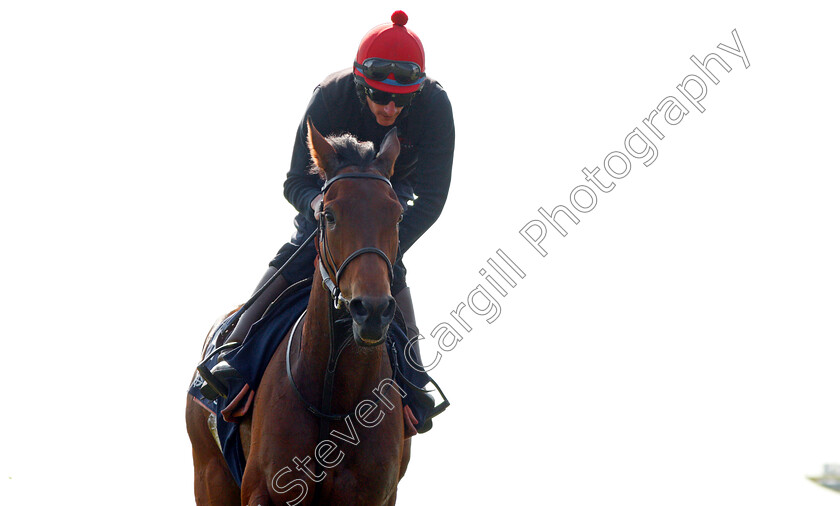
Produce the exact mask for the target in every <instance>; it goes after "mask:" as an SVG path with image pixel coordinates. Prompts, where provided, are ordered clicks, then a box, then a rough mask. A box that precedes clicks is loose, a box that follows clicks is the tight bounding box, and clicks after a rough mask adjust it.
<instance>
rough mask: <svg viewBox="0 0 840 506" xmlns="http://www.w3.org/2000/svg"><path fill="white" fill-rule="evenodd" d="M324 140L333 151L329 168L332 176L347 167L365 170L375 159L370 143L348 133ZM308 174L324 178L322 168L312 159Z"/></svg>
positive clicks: (374, 150)
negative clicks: (333, 154) (333, 156)
mask: <svg viewBox="0 0 840 506" xmlns="http://www.w3.org/2000/svg"><path fill="white" fill-rule="evenodd" d="M326 139H327V142H329V143H330V145H331V146H332V147H333V149H334V150H335V158H334V159H333V160H332V165H333V166H332V167H330V170H331V171H332V172H333V174H337V173H338V171H340V170H341V169H344V168H346V167H349V166H356V167H360V168H366V167H368V166H369V165H370V164H371V163H373V161H374V160H375V159H376V148H374V146H373V143H372V142H370V141H360V140H358V139H357V138H356V137H354V136H353V135H352V134H349V133H345V134H341V135H333V136H330V137H327V138H326ZM310 172H311V173H313V174H319V175H321V177H324V176H325V174H324V170H323V168H321V167H318V165H317V163H316V161H315V160H314V159H313V160H312V169H311V170H310Z"/></svg>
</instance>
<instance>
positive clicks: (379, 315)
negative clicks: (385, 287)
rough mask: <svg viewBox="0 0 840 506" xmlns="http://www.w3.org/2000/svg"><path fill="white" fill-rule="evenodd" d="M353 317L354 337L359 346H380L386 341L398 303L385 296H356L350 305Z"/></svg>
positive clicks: (349, 308)
mask: <svg viewBox="0 0 840 506" xmlns="http://www.w3.org/2000/svg"><path fill="white" fill-rule="evenodd" d="M348 310H349V311H350V316H351V317H353V338H354V339H355V341H356V344H358V345H359V346H378V345H380V344H382V343H383V342H385V338H386V337H387V335H388V326H389V325H390V324H391V321H392V320H393V319H394V313H395V312H396V310H397V303H396V301H395V300H394V298H393V297H391V296H390V295H388V296H385V297H354V298H353V300H351V301H350V304H349V305H348Z"/></svg>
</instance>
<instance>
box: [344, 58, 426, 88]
mask: <svg viewBox="0 0 840 506" xmlns="http://www.w3.org/2000/svg"><path fill="white" fill-rule="evenodd" d="M353 66H354V67H355V68H356V69H358V70H359V72H361V73H362V75H364V76H365V77H367V78H368V79H370V80H372V81H382V82H384V83H386V84H391V85H396V86H400V85H403V86H413V85H416V84H419V83H421V82H423V80H424V79H425V78H426V73H425V72H423V71H422V70H420V65H417V64H416V63H414V62H410V61H395V60H385V59H383V58H368V59H366V60H365V61H364V62H363V63H357V62H353ZM390 74H394V79H393V80H391V79H388V75H390Z"/></svg>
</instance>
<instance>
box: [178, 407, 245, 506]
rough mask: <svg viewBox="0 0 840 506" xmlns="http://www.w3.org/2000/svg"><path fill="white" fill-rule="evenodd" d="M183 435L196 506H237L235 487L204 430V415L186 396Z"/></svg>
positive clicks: (223, 460)
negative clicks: (187, 445)
mask: <svg viewBox="0 0 840 506" xmlns="http://www.w3.org/2000/svg"><path fill="white" fill-rule="evenodd" d="M186 411H187V413H186V417H187V433H188V434H189V436H190V442H191V443H192V453H193V470H194V483H193V486H194V491H195V503H196V505H197V506H239V504H240V503H239V487H238V486H237V485H236V482H235V481H234V480H233V476H232V475H231V474H230V471H229V470H228V467H227V463H226V462H225V459H224V457H223V456H222V452H221V451H219V447H218V446H216V441H215V440H214V439H213V436H212V434H210V429H208V428H207V415H208V413H207V411H206V410H205V409H204V408H203V407H201V406H199V405H198V403H196V402H195V401H193V400H192V398H191V397H190V396H189V395H187V410H186Z"/></svg>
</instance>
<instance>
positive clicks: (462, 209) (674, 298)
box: [0, 1, 840, 505]
mask: <svg viewBox="0 0 840 506" xmlns="http://www.w3.org/2000/svg"><path fill="white" fill-rule="evenodd" d="M293 3H294V4H297V6H281V4H280V3H279V2H249V3H248V4H247V6H241V5H234V4H232V3H228V2H218V1H202V2H187V1H166V2H162V1H149V2H105V1H102V2H91V1H81V2H39V1H32V2H4V3H3V4H2V6H0V170H2V198H0V216H2V238H3V239H2V245H3V246H2V249H0V255H2V263H0V274H2V281H1V282H0V286H2V300H0V307H2V308H3V320H4V322H3V326H2V339H0V342H2V367H1V368H0V377H1V378H2V388H3V396H2V412H0V434H2V439H3V444H2V450H0V502H2V504H47V503H54V502H58V501H62V502H64V501H66V502H73V503H85V504H117V503H119V504H151V503H155V504H190V503H191V502H192V501H193V499H192V462H191V455H190V446H189V442H188V439H187V435H186V431H185V428H184V422H183V407H184V404H185V398H186V395H185V392H186V388H187V386H188V383H189V381H190V379H191V375H192V370H193V367H194V366H195V363H196V361H197V359H198V355H199V348H200V346H201V343H202V339H203V337H204V334H205V332H206V331H207V329H208V328H209V326H210V324H211V323H212V322H213V320H215V318H216V317H217V316H219V315H220V314H221V313H223V312H225V311H227V310H228V309H229V308H231V307H233V306H234V305H235V304H237V303H240V302H241V301H243V300H244V299H245V298H246V297H247V296H248V294H249V293H250V291H251V290H252V288H253V286H254V285H255V284H256V282H257V280H258V279H259V277H260V276H261V274H262V272H263V270H264V268H265V265H266V263H267V262H268V260H269V259H270V258H271V257H272V256H273V254H274V252H275V251H276V249H277V248H278V247H279V246H280V245H281V244H282V243H283V242H285V241H286V240H287V239H288V237H289V236H290V235H291V233H292V224H291V218H292V216H293V212H292V207H291V206H290V205H289V204H288V203H287V202H286V201H285V200H284V199H283V196H282V184H283V180H284V176H285V173H286V171H287V169H288V161H289V158H290V149H291V146H292V139H293V134H294V130H295V128H296V126H297V124H298V122H299V121H300V118H301V116H302V114H303V111H304V108H305V106H306V103H307V101H308V98H309V95H310V93H311V91H312V89H313V87H314V86H315V85H316V84H317V83H318V82H320V80H321V79H322V78H323V77H324V76H325V75H326V74H328V73H329V72H332V71H334V70H337V69H340V68H344V67H347V66H349V65H350V63H351V60H352V58H353V57H354V56H355V51H356V47H357V45H358V42H359V40H360V39H361V37H362V35H363V34H364V33H365V32H366V31H367V30H368V29H369V28H371V27H373V26H374V25H376V24H378V23H381V22H385V21H387V20H388V18H389V16H390V14H391V12H392V11H393V10H394V9H395V8H402V9H404V10H405V11H406V12H407V13H408V16H409V22H408V27H409V28H412V29H413V30H415V31H416V32H417V33H418V34H419V35H420V36H421V38H422V40H423V41H424V44H425V48H426V56H427V64H428V71H429V73H430V74H431V75H432V76H433V77H435V78H437V79H439V80H440V81H441V82H442V84H443V85H444V87H445V88H446V90H447V91H448V93H449V96H450V99H451V101H452V104H453V108H454V113H455V121H456V127H457V132H458V137H457V147H456V157H455V166H454V172H453V175H454V177H453V182H452V187H451V191H450V196H449V201H448V203H447V206H446V209H445V210H444V213H443V215H442V216H441V218H440V220H439V221H438V222H437V224H436V225H435V226H434V227H433V228H432V230H430V231H429V232H428V233H427V234H426V235H425V236H424V237H423V239H422V240H421V241H420V242H418V243H417V245H416V246H415V247H414V248H413V249H412V250H411V251H410V252H409V254H408V255H407V257H406V261H407V264H408V267H409V282H410V284H411V285H412V289H413V292H414V298H415V304H416V310H417V313H418V318H419V321H420V324H421V331H422V332H423V333H424V334H427V335H428V333H429V331H430V330H431V328H432V327H434V326H435V325H436V324H437V323H440V322H443V321H451V317H449V312H450V311H452V310H453V309H455V307H456V306H457V305H458V303H460V302H462V301H465V300H466V297H467V295H468V294H469V292H470V291H471V290H473V289H474V288H475V287H476V286H477V285H478V284H479V283H481V282H482V281H483V280H482V277H481V276H480V275H479V274H478V271H479V269H481V268H482V267H485V266H486V264H485V260H486V259H487V258H488V257H490V256H491V255H493V253H494V251H495V250H496V249H498V248H502V249H503V250H505V252H506V253H508V255H510V256H511V258H513V259H514V260H515V261H517V263H518V264H519V265H520V267H521V268H522V269H523V270H524V271H525V272H526V278H525V279H524V280H522V281H521V283H519V285H518V286H517V287H516V288H515V289H513V290H511V291H510V293H509V295H508V296H507V297H506V298H504V299H501V298H500V300H499V304H500V306H501V309H502V313H501V315H500V317H499V318H498V320H496V321H495V322H494V323H492V324H488V323H486V322H482V321H481V320H480V319H479V318H478V317H477V316H475V315H472V314H467V313H465V314H467V317H469V318H471V320H470V321H471V322H472V324H473V328H474V330H473V331H472V332H471V333H469V334H467V335H465V337H464V339H463V341H461V342H460V343H459V344H458V346H457V348H456V349H455V350H453V351H451V352H449V353H448V354H446V355H445V356H444V357H443V359H442V361H441V363H440V365H439V366H438V367H437V368H436V369H435V370H434V372H433V374H434V376H435V378H436V379H437V380H438V381H439V382H440V383H441V385H442V386H443V387H444V389H445V391H446V393H447V394H448V396H449V398H450V399H451V401H452V402H453V405H452V407H451V408H450V409H449V410H448V411H447V412H446V413H445V414H444V415H442V416H441V417H440V418H438V419H436V421H435V429H434V430H433V431H431V432H430V433H428V434H426V435H423V436H420V437H418V438H416V439H415V441H414V446H413V456H412V461H411V465H410V466H409V470H408V474H407V476H406V478H405V479H404V480H403V481H402V482H401V484H400V492H399V496H400V504H401V505H416V504H429V503H434V504H462V503H466V502H469V503H472V504H574V505H616V504H628V503H631V504H646V505H674V504H679V505H691V504H698V505H700V504H702V505H708V504H726V505H742V504H762V505H777V504H778V505H790V504H797V505H799V504H808V505H812V504H813V505H822V504H826V505H828V504H837V500H838V496H837V495H836V494H835V493H833V492H830V491H828V490H826V489H823V488H820V487H818V486H816V485H814V484H813V483H811V482H810V481H808V480H807V479H806V478H805V477H806V476H808V475H818V474H820V473H821V471H822V465H823V464H824V463H827V462H837V461H840V440H838V435H837V434H838V431H837V427H838V424H840V405H838V403H837V386H838V383H837V378H838V376H837V358H838V356H840V341H838V323H837V306H838V298H839V296H838V289H837V286H838V284H840V269H838V263H837V258H840V244H838V234H837V226H836V219H837V218H838V215H840V213H838V211H840V205H839V204H838V200H837V198H836V194H835V192H836V189H837V187H838V183H840V176H838V169H839V168H840V167H838V163H837V153H836V149H834V148H835V146H836V143H837V136H838V133H840V132H838V128H837V126H836V125H837V117H838V112H840V105H839V104H838V98H837V97H838V95H837V93H836V86H837V83H838V70H837V65H836V61H835V60H836V55H835V54H834V52H835V50H836V48H837V47H840V44H838V36H837V35H836V34H837V31H836V26H835V21H836V16H832V15H830V13H829V12H827V11H826V10H825V9H824V8H823V7H821V6H820V4H816V3H813V2H798V3H796V4H795V5H793V6H791V7H788V8H786V9H784V10H782V9H776V8H773V7H771V6H769V5H768V4H766V3H759V2H755V3H753V4H752V5H748V6H743V7H738V6H734V5H732V3H730V2H702V3H694V4H687V5H685V6H682V7H677V6H676V5H675V3H674V2H661V3H651V2H634V3H633V4H632V5H630V3H627V2H624V3H621V2H619V3H614V4H611V3H593V2H584V3H583V4H585V5H584V6H581V5H579V4H581V3H580V2H577V3H576V4H577V5H576V6H575V7H572V6H560V5H559V4H556V3H550V4H549V3H545V4H542V3H534V2H515V3H510V4H507V6H505V7H499V6H494V5H492V4H489V3H482V4H477V5H473V6H466V5H462V4H455V3H454V2H431V1H424V2H405V3H404V4H402V5H393V4H391V3H390V2H363V3H358V2H355V3H352V2H351V3H347V2H342V3H340V4H336V5H326V4H324V3H318V2H311V3H307V2H293ZM823 5H828V3H827V2H826V3H825V4H823ZM733 29H737V30H738V33H739V35H740V37H741V41H742V43H743V45H744V47H745V49H746V52H747V55H748V57H749V60H750V64H751V65H750V67H749V68H748V69H746V68H744V65H743V63H742V62H741V61H740V60H738V59H737V58H736V57H734V56H732V55H730V54H728V53H725V52H723V51H720V50H716V46H717V44H719V43H724V44H727V45H729V46H734V41H733V39H732V35H731V31H732V30H733ZM712 51H715V52H717V53H719V54H720V55H721V56H723V57H724V59H726V61H727V62H729V64H730V65H731V66H732V71H731V72H730V73H729V74H726V73H724V72H722V71H721V72H717V73H718V75H719V77H720V81H721V82H720V84H718V85H717V86H714V85H710V87H709V91H708V96H707V98H706V99H705V100H704V102H703V104H704V105H705V107H706V109H707V110H706V112H705V113H703V114H701V113H699V112H697V111H695V110H693V109H692V112H691V113H690V114H689V115H688V116H686V117H685V118H684V120H683V121H682V123H681V124H679V125H677V126H673V127H665V128H663V133H665V135H666V137H665V139H664V140H662V141H659V142H658V143H657V145H658V147H659V158H658V159H657V160H656V161H655V162H654V163H653V164H652V165H651V166H649V167H645V166H643V165H642V164H641V163H635V164H634V165H633V166H632V170H631V173H630V174H629V175H628V176H627V177H625V178H624V179H622V180H618V181H616V188H615V189H614V190H613V191H612V192H610V193H608V194H600V195H599V196H600V199H599V201H598V205H597V206H596V208H595V209H594V210H593V211H592V212H590V213H588V214H586V215H581V222H580V224H579V225H577V226H570V227H569V235H568V236H567V237H565V238H561V237H560V236H559V235H558V234H557V233H556V232H553V230H552V232H551V234H552V235H550V236H549V237H547V238H546V239H545V241H544V242H543V246H544V247H545V248H546V249H547V250H548V256H546V257H545V258H542V257H540V256H539V255H538V254H537V253H536V252H535V251H534V250H533V249H531V248H530V246H528V244H526V243H525V241H524V240H523V239H522V238H521V237H520V236H519V230H520V229H521V228H522V227H523V226H524V225H525V224H526V223H528V222H529V221H530V220H532V219H536V218H538V217H539V215H538V213H537V209H538V208H539V207H544V208H546V209H548V210H551V209H552V208H554V206H556V205H559V204H565V205H568V199H569V192H570V191H571V189H572V188H574V187H575V186H577V185H578V184H582V183H585V181H584V179H583V174H582V173H581V169H582V168H583V167H585V166H586V167H589V168H593V167H595V166H601V165H602V161H603V158H604V156H605V155H606V154H607V153H609V152H611V151H613V150H616V149H622V144H623V140H624V137H625V136H626V135H627V134H628V133H630V131H632V129H633V128H635V127H637V126H639V127H641V121H642V119H644V118H645V117H647V115H648V114H649V113H650V111H651V110H652V109H653V108H654V107H656V105H657V104H658V103H659V102H660V101H661V100H662V99H663V98H665V97H666V96H669V95H675V94H676V93H677V91H676V85H677V84H679V83H680V82H681V81H682V79H683V77H685V76H686V75H688V74H691V73H698V70H697V69H696V67H694V65H693V64H692V63H691V62H690V61H689V57H690V56H691V55H696V56H698V57H699V58H701V59H702V58H703V57H704V56H705V55H706V54H708V53H709V52H712ZM601 174H603V172H602V173H601ZM484 284H485V285H487V283H486V282H485V283H484ZM424 345H425V346H426V347H425V348H424V352H425V354H426V356H427V357H429V358H430V357H431V355H432V353H433V352H434V342H433V341H432V340H431V339H429V340H427V341H425V342H424Z"/></svg>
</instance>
